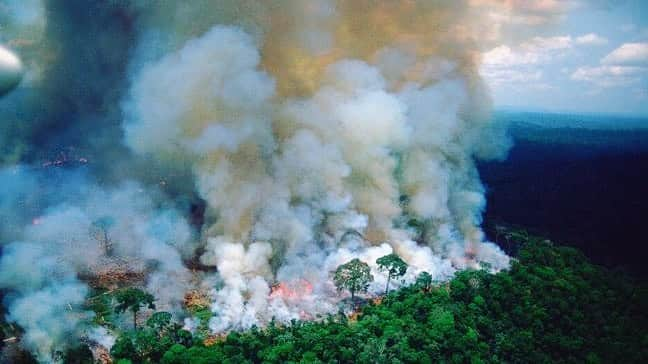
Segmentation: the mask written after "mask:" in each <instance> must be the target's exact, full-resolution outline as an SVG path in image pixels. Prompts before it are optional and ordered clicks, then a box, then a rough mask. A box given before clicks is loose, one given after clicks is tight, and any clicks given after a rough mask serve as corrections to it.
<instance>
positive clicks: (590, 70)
mask: <svg viewBox="0 0 648 364" xmlns="http://www.w3.org/2000/svg"><path fill="white" fill-rule="evenodd" d="M645 73H646V69H645V68H643V67H633V66H609V65H602V66H594V67H579V68H577V69H576V71H574V73H572V75H571V79H572V80H575V81H584V82H591V83H593V84H595V85H597V86H600V87H616V86H626V85H630V84H635V83H638V82H639V81H640V80H641V77H642V76H643V75H645Z"/></svg>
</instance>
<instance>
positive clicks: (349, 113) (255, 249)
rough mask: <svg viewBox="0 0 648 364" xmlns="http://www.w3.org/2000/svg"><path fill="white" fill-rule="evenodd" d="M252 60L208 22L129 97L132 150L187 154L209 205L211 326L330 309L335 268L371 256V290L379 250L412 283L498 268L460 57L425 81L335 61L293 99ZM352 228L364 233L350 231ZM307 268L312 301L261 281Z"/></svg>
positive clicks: (231, 36) (232, 34)
mask: <svg viewBox="0 0 648 364" xmlns="http://www.w3.org/2000/svg"><path fill="white" fill-rule="evenodd" d="M391 52H392V53H396V52H398V51H397V50H391ZM403 57H404V58H406V57H407V55H406V54H404V55H403ZM261 60H262V57H261V53H260V51H259V49H258V44H257V42H256V41H255V40H254V39H253V38H252V37H251V36H249V35H248V34H246V33H245V32H244V31H242V30H241V29H240V28H236V27H224V26H217V27H214V28H212V29H211V30H210V31H208V32H207V33H206V34H205V35H203V36H201V37H199V38H196V39H193V40H191V41H189V42H187V44H186V45H185V46H184V47H182V48H180V49H179V50H178V51H176V52H172V53H170V54H168V55H166V56H164V57H163V58H161V59H160V60H159V61H157V62H154V63H151V64H149V65H146V66H145V67H143V68H142V70H141V71H140V72H139V73H138V74H137V75H136V77H135V79H134V81H133V86H132V89H131V95H130V98H129V99H128V103H127V104H126V105H127V106H126V113H127V122H126V124H125V125H126V126H125V131H126V141H127V144H128V145H129V146H130V147H131V148H132V149H133V150H135V151H136V152H138V153H142V154H148V155H155V156H157V158H160V159H162V160H165V161H166V162H169V163H174V162H175V161H181V162H186V161H187V160H188V161H190V163H191V164H192V168H193V171H194V174H195V176H196V178H195V183H196V188H197V190H198V191H199V193H200V196H201V197H202V198H203V199H204V200H205V201H206V203H207V207H208V213H209V216H210V217H211V219H210V220H209V224H208V226H206V227H205V229H204V237H203V238H204V239H205V241H206V245H205V253H204V254H203V256H202V257H201V261H202V263H203V264H206V265H210V266H214V267H216V268H217V269H218V271H219V274H220V277H221V279H222V283H223V287H222V288H219V289H215V290H214V291H213V295H214V306H213V312H214V313H215V318H214V319H213V320H212V328H213V329H214V330H215V331H224V330H227V329H231V328H237V329H238V328H246V327H250V326H251V325H255V324H256V325H258V324H262V323H264V322H267V321H268V320H270V319H271V318H272V317H276V318H278V319H281V320H288V319H291V318H298V317H300V314H301V315H303V312H307V314H308V315H316V314H321V313H326V312H330V311H331V310H335V309H336V305H335V301H336V300H338V299H339V298H338V295H336V294H335V293H334V289H333V287H332V286H331V282H330V277H329V275H330V272H331V271H332V270H334V269H335V267H336V266H337V265H339V264H341V263H344V262H345V261H347V260H350V259H352V258H354V257H360V258H363V260H365V261H367V262H368V263H370V264H371V265H372V266H373V268H374V273H375V276H376V277H379V280H378V281H377V282H375V283H374V284H373V285H372V289H373V291H374V292H379V291H380V289H381V287H382V285H383V284H384V279H383V278H384V277H383V276H384V274H381V273H380V272H378V271H377V269H376V267H375V260H376V259H377V258H379V257H380V256H382V255H385V254H389V253H391V252H392V251H396V252H398V253H399V254H401V255H402V256H403V257H404V258H405V259H406V260H407V262H408V263H409V264H410V265H411V267H410V274H408V276H407V277H406V278H407V280H408V281H412V280H413V278H414V276H415V274H416V273H419V272H421V271H424V270H425V271H430V272H432V273H433V274H434V275H435V277H436V278H438V279H443V278H447V277H448V276H450V275H451V274H452V272H453V270H455V269H457V268H464V267H467V266H477V265H478V264H479V263H480V262H487V263H489V264H491V266H492V267H493V268H494V269H502V268H505V267H507V265H508V258H507V257H506V255H505V254H504V253H502V252H501V251H500V250H499V249H498V248H497V247H495V246H494V245H492V244H490V243H487V242H485V241H484V237H483V233H482V232H481V230H480V228H479V225H480V223H481V221H480V216H481V212H482V209H483V207H484V196H483V188H482V187H481V184H480V182H479V179H478V176H477V173H476V170H475V166H474V163H473V159H472V158H473V155H474V154H475V153H476V151H477V149H478V145H479V144H480V143H485V144H490V143H496V144H498V143H501V141H500V140H499V139H496V140H486V141H484V140H480V139H478V136H479V135H481V134H480V131H481V130H483V129H484V127H485V126H486V125H484V124H485V123H486V122H487V119H486V118H483V117H481V118H480V115H478V112H479V110H477V112H475V110H474V108H475V105H474V103H475V100H474V98H475V97H478V96H479V95H475V91H474V90H471V87H474V86H471V85H470V83H471V82H473V80H471V79H470V78H469V77H468V76H466V75H465V74H464V73H462V71H461V70H460V69H459V68H458V67H459V66H458V65H457V64H456V62H457V61H453V60H445V59H442V58H439V57H438V56H437V57H435V58H431V59H430V60H428V62H427V63H426V64H425V67H426V69H425V72H424V73H423V76H422V77H421V78H420V79H418V80H415V81H414V80H412V81H408V82H406V83H405V84H402V85H400V87H394V86H392V85H390V82H389V81H388V77H392V78H394V77H395V78H398V75H392V74H389V73H387V72H389V67H387V66H384V67H382V68H381V67H380V65H372V64H371V63H368V62H367V61H364V60H361V59H340V60H339V61H336V62H333V63H331V64H330V65H329V66H327V67H326V69H325V71H324V73H323V77H322V78H321V80H320V82H319V86H318V88H317V89H316V90H314V92H313V93H312V94H309V95H304V96H302V97H286V96H281V95H280V94H279V92H278V91H276V89H275V83H276V82H275V81H274V77H273V75H272V74H270V73H268V72H267V71H264V70H263V67H262V65H261ZM392 68H393V67H392ZM386 76H388V77H386ZM478 107H479V105H478ZM402 195H404V196H407V197H406V198H408V199H409V202H407V203H403V200H402V198H401V196H402ZM408 218H409V219H417V220H420V221H421V223H422V224H424V226H425V232H424V234H423V232H421V231H414V230H412V229H408V228H407V225H406V221H404V220H405V219H408ZM349 231H355V232H356V233H358V234H359V235H362V236H364V237H365V238H363V239H355V240H354V241H353V243H349V242H347V241H345V239H344V238H345V234H346V233H348V232H349ZM421 234H423V235H421ZM414 239H419V240H420V241H421V242H422V243H421V244H418V243H415V242H414V241H413V240H414ZM273 262H279V264H278V265H274V266H273V264H272V263H273ZM300 279H305V280H307V281H308V282H310V284H312V286H313V288H312V291H309V292H308V294H307V296H315V297H316V299H315V300H314V301H316V303H314V304H312V305H310V307H307V308H308V310H306V309H305V308H306V307H304V305H305V304H306V302H308V299H305V298H304V299H303V300H296V301H292V300H283V302H278V301H281V300H282V299H283V298H284V297H278V296H276V295H272V294H271V293H270V292H271V290H270V286H271V285H273V284H274V283H276V282H279V281H285V282H297V281H299V280H300ZM311 298H312V297H311Z"/></svg>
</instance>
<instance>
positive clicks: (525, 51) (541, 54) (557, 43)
mask: <svg viewBox="0 0 648 364" xmlns="http://www.w3.org/2000/svg"><path fill="white" fill-rule="evenodd" d="M571 47H572V38H571V37H570V36H558V37H546V38H545V37H535V38H533V39H531V40H530V41H528V42H524V43H522V44H520V45H519V46H517V47H515V48H511V47H509V46H507V45H500V46H498V47H495V48H493V49H491V50H490V51H488V52H485V53H483V54H482V56H483V64H484V65H485V66H486V67H511V66H519V65H531V64H537V63H542V62H545V61H548V60H549V59H551V58H553V57H555V56H556V55H557V54H559V53H560V52H561V51H564V50H566V49H569V48H571Z"/></svg>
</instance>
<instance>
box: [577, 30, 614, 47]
mask: <svg viewBox="0 0 648 364" xmlns="http://www.w3.org/2000/svg"><path fill="white" fill-rule="evenodd" d="M607 42H608V40H607V39H606V38H603V37H601V36H599V35H598V34H595V33H589V34H585V35H582V36H580V37H576V44H582V45H603V44H607Z"/></svg>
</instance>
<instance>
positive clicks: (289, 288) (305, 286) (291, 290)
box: [270, 279, 313, 300]
mask: <svg viewBox="0 0 648 364" xmlns="http://www.w3.org/2000/svg"><path fill="white" fill-rule="evenodd" d="M312 293H313V285H312V284H311V283H310V282H309V281H307V280H305V279H299V280H296V281H292V282H279V283H277V284H275V285H274V286H272V289H271V291H270V298H283V299H288V300H299V299H303V298H305V297H308V296H310V295H311V294H312Z"/></svg>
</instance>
